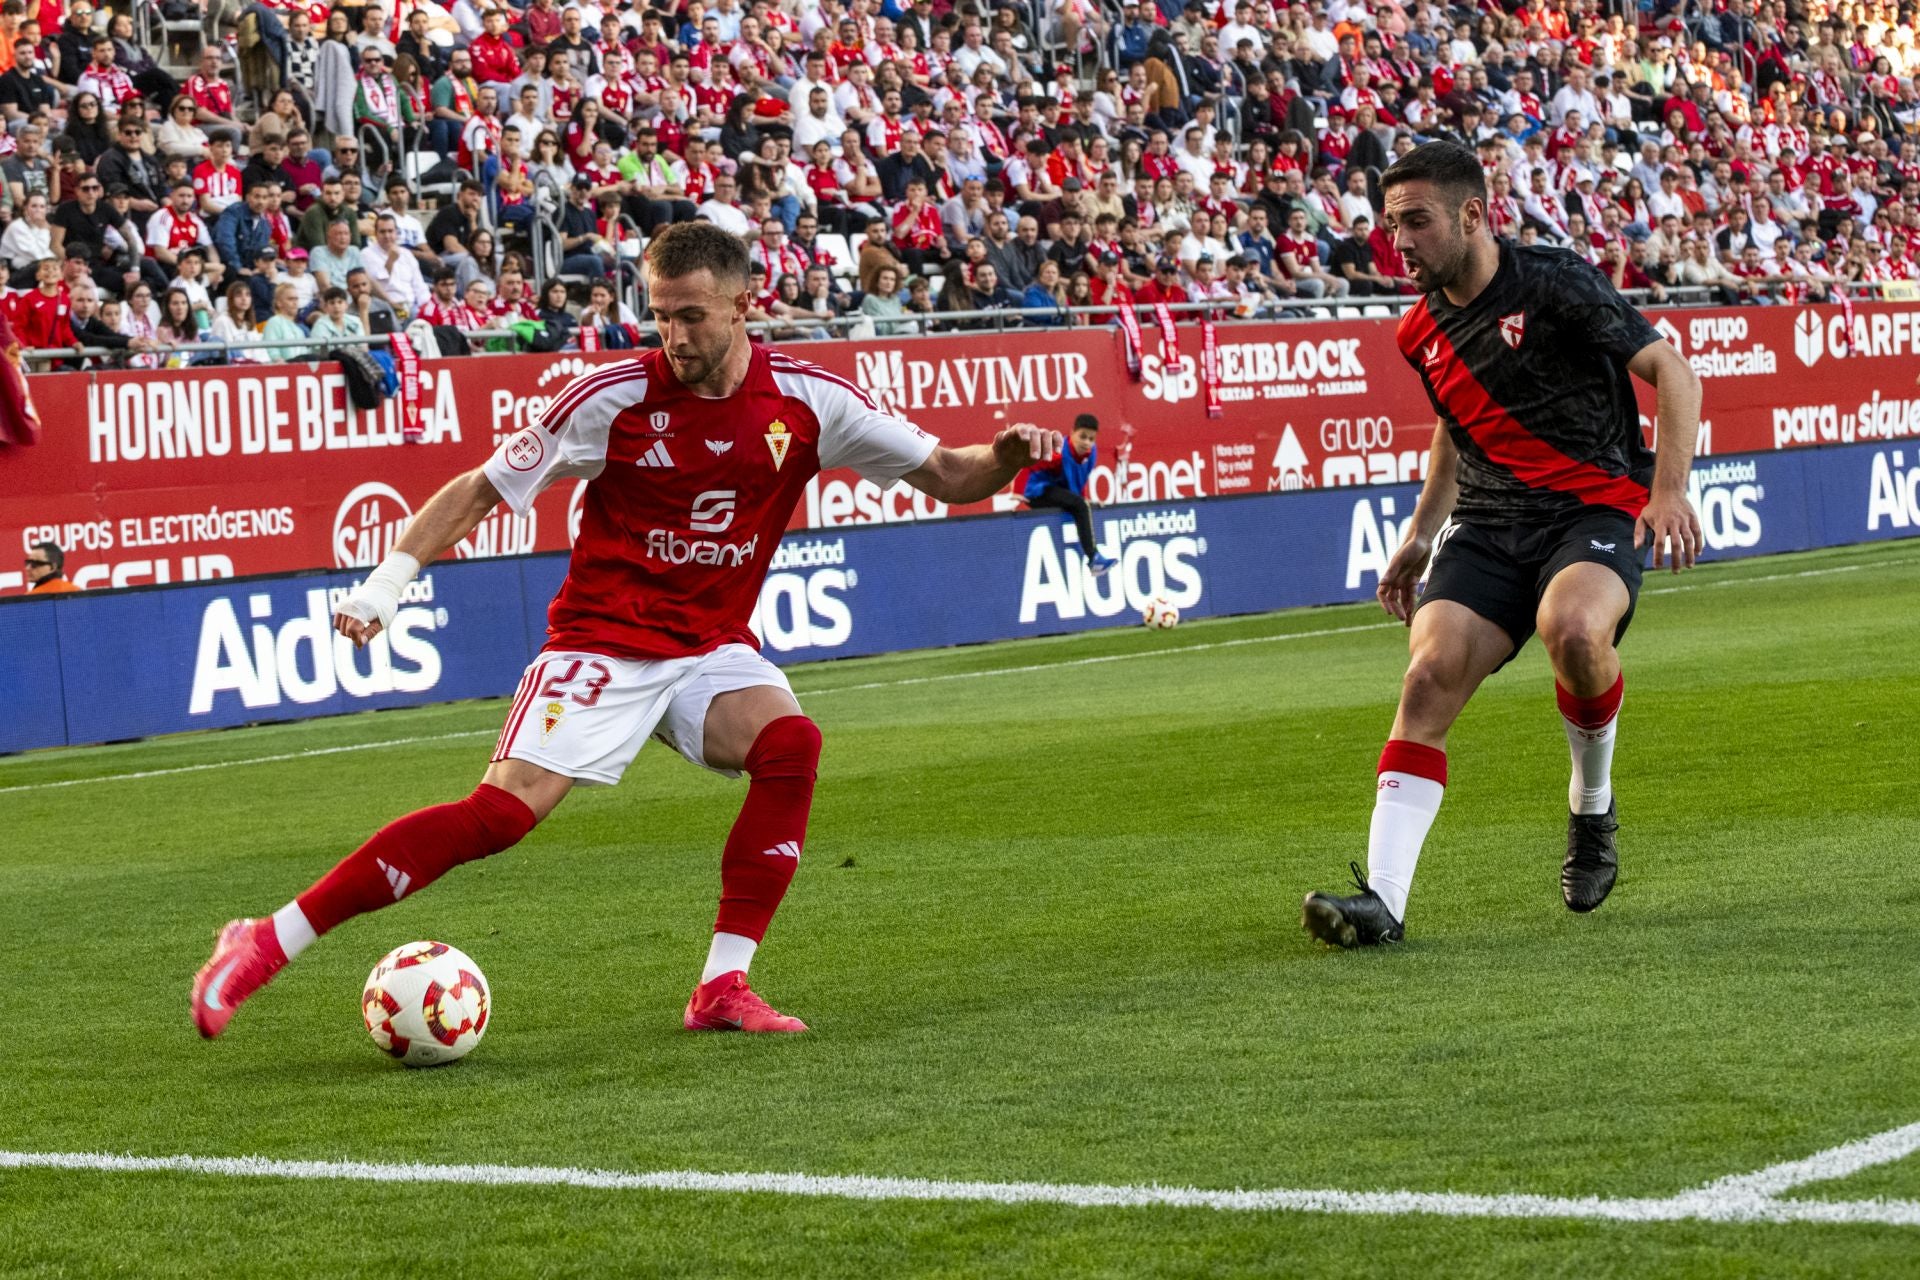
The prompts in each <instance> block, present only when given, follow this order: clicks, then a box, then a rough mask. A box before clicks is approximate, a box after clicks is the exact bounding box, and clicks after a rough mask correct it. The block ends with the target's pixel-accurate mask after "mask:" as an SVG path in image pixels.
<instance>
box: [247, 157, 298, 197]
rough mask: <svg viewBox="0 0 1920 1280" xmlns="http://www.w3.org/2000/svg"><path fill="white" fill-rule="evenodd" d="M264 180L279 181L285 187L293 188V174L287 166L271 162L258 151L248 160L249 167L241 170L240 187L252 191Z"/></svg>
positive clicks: (289, 189) (287, 188)
mask: <svg viewBox="0 0 1920 1280" xmlns="http://www.w3.org/2000/svg"><path fill="white" fill-rule="evenodd" d="M263 182H277V183H279V184H280V185H281V187H283V188H284V189H286V190H288V191H291V190H293V175H292V174H290V173H288V172H287V170H286V166H285V165H278V164H272V163H269V162H268V160H267V158H266V156H264V155H262V154H261V153H259V152H257V151H256V152H254V154H253V158H252V159H250V160H248V161H247V167H246V168H244V169H242V170H241V171H240V189H241V190H242V191H251V190H253V189H254V188H255V187H257V186H259V185H260V184H261V183H263Z"/></svg>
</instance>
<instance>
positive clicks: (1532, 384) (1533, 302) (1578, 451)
mask: <svg viewBox="0 0 1920 1280" xmlns="http://www.w3.org/2000/svg"><path fill="white" fill-rule="evenodd" d="M1380 185H1381V188H1382V190H1383V191H1384V194H1385V200H1386V214H1385V223H1386V225H1387V226H1388V228H1390V229H1391V231H1392V234H1393V243H1394V247H1395V248H1397V249H1398V250H1399V251H1400V253H1401V255H1402V256H1403V257H1404V258H1405V259H1406V264H1407V272H1408V274H1409V275H1410V276H1411V277H1412V279H1413V281H1414V283H1415V284H1417V285H1419V287H1420V290H1421V292H1422V293H1423V294H1424V295H1425V296H1424V297H1423V298H1422V299H1421V301H1420V302H1418V303H1417V304H1415V306H1414V307H1413V308H1412V309H1411V310H1410V311H1408V312H1407V313H1406V315H1405V316H1404V317H1403V318H1402V320H1401V322H1400V330H1399V344H1400V350H1401V353H1402V354H1403V355H1405V356H1406V358H1407V362H1408V363H1409V364H1411V365H1412V366H1413V368H1414V370H1415V371H1416V372H1418V374H1419V375H1420V380H1421V382H1422V383H1424V384H1425V386H1426V389H1427V395H1428V398H1429V399H1431V400H1432V402H1433V407H1434V409H1435V410H1436V411H1437V412H1438V413H1439V415H1440V425H1439V428H1438V429H1437V430H1436V431H1435V432H1434V436H1433V453H1432V455H1431V458H1430V460H1429V462H1428V466H1427V480H1426V485H1425V487H1424V488H1423V489H1422V490H1421V493H1420V501H1419V504H1418V506H1417V507H1416V508H1415V510H1414V514H1413V519H1412V521H1411V523H1410V524H1409V526H1408V528H1407V532H1406V537H1405V539H1404V540H1403V541H1402V542H1401V544H1400V547H1399V549H1398V550H1397V551H1396V552H1395V553H1394V556H1393V559H1392V560H1391V561H1390V562H1389V564H1388V566H1387V570H1386V572H1385V573H1384V574H1382V575H1381V578H1380V588H1379V598H1380V603H1381V605H1382V607H1384V608H1385V609H1386V610H1387V612H1388V613H1391V614H1392V615H1393V616H1394V617H1396V618H1399V619H1400V620H1402V621H1403V622H1405V623H1406V624H1407V625H1408V627H1409V628H1410V629H1411V638H1410V642H1409V646H1408V647H1409V650H1410V653H1411V658H1410V661H1409V663H1408V665H1407V675H1406V681H1405V683H1404V685H1403V686H1402V688H1401V693H1400V707H1399V712H1398V714H1397V715H1396V716H1395V717H1394V722H1393V732H1392V736H1391V738H1390V739H1389V740H1388V742H1387V745H1386V749H1385V750H1384V751H1382V752H1381V754H1380V766H1379V774H1378V779H1377V789H1376V791H1375V801H1374V810H1373V825H1372V830H1371V833H1370V837H1369V840H1368V844H1367V873H1366V875H1365V876H1362V875H1361V874H1360V872H1359V868H1358V867H1357V866H1356V867H1355V868H1354V879H1355V881H1356V882H1357V883H1358V886H1359V890H1360V891H1359V893H1357V894H1355V895H1352V896H1348V897H1336V896H1334V895H1331V894H1324V893H1311V894H1308V895H1307V899H1306V903H1305V905H1304V907H1303V908H1302V921H1301V922H1302V924H1303V925H1304V926H1305V927H1306V929H1307V931H1308V932H1309V933H1311V934H1312V935H1313V936H1314V937H1316V938H1319V939H1321V940H1322V941H1325V942H1328V943H1332V944H1334V945H1337V946H1342V947H1356V946H1373V945H1377V944H1379V943H1383V942H1398V941H1400V940H1401V938H1403V937H1404V936H1405V929H1404V924H1403V922H1404V920H1405V918H1406V907H1407V892H1408V889H1409V888H1410V887H1411V885H1412V882H1413V868H1414V864H1415V862H1416V861H1417V860H1418V859H1419V856H1420V846H1421V844H1422V843H1423V842H1424V841H1425V840H1426V837H1427V831H1428V828H1430V827H1431V826H1432V825H1433V819H1434V816H1435V814H1436V813H1438V811H1439V808H1440V799H1441V796H1442V795H1443V794H1444V793H1445V790H1446V784H1447V756H1446V741H1447V730H1448V729H1449V728H1450V727H1451V726H1452V724H1453V722H1454V720H1455V718H1456V717H1458V716H1459V714H1460V711H1461V709H1462V708H1463V707H1465V706H1466V703H1467V699H1468V698H1470V697H1472V696H1473V692H1474V690H1475V689H1477V688H1478V687H1479V686H1480V682H1481V681H1482V680H1484V679H1486V678H1487V677H1488V676H1490V675H1492V674H1493V673H1494V672H1495V671H1497V670H1499V669H1500V668H1501V667H1502V666H1504V665H1506V663H1507V662H1508V661H1509V660H1510V659H1511V658H1512V657H1513V656H1514V655H1515V654H1516V653H1518V652H1519V651H1520V647H1521V646H1522V645H1523V644H1525V643H1526V640H1527V637H1528V636H1529V635H1531V634H1532V633H1533V632H1535V631H1538V632H1539V633H1540V639H1541V641H1542V643H1544V644H1545V645H1546V649H1547V656H1548V657H1549V658H1550V659H1551V661H1552V664H1553V674H1554V680H1555V682H1556V686H1557V687H1556V692H1557V694H1558V696H1559V704H1560V714H1561V716H1562V718H1563V719H1564V721H1565V725H1566V732H1567V741H1568V743H1569V745H1570V746H1571V748H1572V752H1573V780H1572V783H1571V785H1570V786H1569V788H1568V800H1569V804H1570V808H1571V810H1572V812H1571V814H1570V816H1569V818H1568V822H1567V848H1566V856H1565V859H1564V860H1563V862H1562V863H1561V868H1560V891H1561V896H1562V898H1563V899H1564V900H1565V901H1566V904H1567V906H1568V907H1569V908H1570V909H1572V910H1574V911H1582V912H1584V911H1592V910H1593V909H1594V908H1595V907H1597V906H1599V905H1600V904H1601V903H1602V902H1603V901H1605V900H1606V897H1607V894H1608V892H1609V891H1610V890H1612V888H1613V882H1614V876H1615V874H1616V870H1617V865H1618V863H1617V857H1616V853H1615V848H1614V832H1615V831H1616V829H1617V826H1618V824H1617V823H1616V822H1615V820H1614V805H1613V789H1612V784H1611V782H1610V781H1609V770H1610V766H1611V764H1612V760H1613V744H1614V723H1615V717H1616V716H1617V715H1618V714H1619V711H1620V700H1621V693H1622V691H1623V689H1624V687H1625V685H1624V681H1623V678H1622V676H1621V671H1620V657H1619V653H1618V651H1617V650H1616V648H1615V646H1616V645H1617V644H1618V643H1619V641H1620V637H1621V636H1622V635H1623V634H1625V632H1626V629H1627V624H1628V622H1630V621H1631V620H1632V618H1633V607H1634V601H1635V599H1636V597H1637V595H1638V593H1639V589H1640V572H1641V565H1642V561H1643V555H1644V552H1643V548H1645V547H1647V546H1649V545H1650V546H1651V547H1652V549H1653V564H1654V567H1655V568H1658V567H1660V565H1661V563H1662V560H1663V558H1664V559H1665V561H1666V562H1667V563H1668V564H1670V565H1671V567H1672V569H1673V571H1674V572H1676V573H1678V572H1679V571H1680V570H1681V569H1682V568H1685V567H1689V566H1691V565H1692V564H1693V562H1694V559H1695V557H1696V555H1697V554H1698V552H1699V548H1700V545H1701V537H1700V521H1699V517H1698V516H1697V515H1696V514H1695V513H1694V510H1693V504H1692V503H1691V502H1690V501H1689V500H1688V498H1687V476H1688V468H1689V464H1690V463H1691V461H1692V459H1693V449H1694V443H1695V438H1696V437H1697V436H1698V434H1699V426H1700V382H1699V379H1697V378H1696V377H1695V376H1694V373H1693V370H1692V369H1690V368H1689V367H1688V366H1687V362H1686V361H1685V359H1683V358H1682V357H1681V356H1680V354H1679V353H1678V352H1677V351H1675V350H1674V348H1673V347H1672V346H1671V345H1669V344H1668V343H1666V342H1663V341H1661V340H1660V337H1659V335H1658V334H1656V333H1655V332H1654V330H1653V327H1652V326H1651V325H1649V324H1648V323H1647V322H1646V320H1645V318H1644V317H1642V316H1641V315H1640V313H1639V312H1637V311H1635V310H1634V309H1633V306H1632V305H1631V304H1630V303H1628V302H1627V301H1626V300H1625V299H1624V298H1622V297H1621V296H1620V295H1619V294H1618V293H1617V292H1615V291H1614V289H1613V287H1612V286H1611V285H1610V284H1609V283H1608V282H1607V280H1606V278H1605V277H1604V276H1602V275H1601V274H1600V272H1599V270H1598V269H1596V268H1595V267H1593V266H1591V265H1589V264H1588V263H1586V262H1584V261H1582V260H1581V259H1580V258H1578V257H1576V256H1575V255H1574V254H1573V253H1571V252H1569V251H1567V250H1565V249H1556V248H1548V247H1545V246H1539V245H1535V246H1527V247H1522V246H1518V245H1515V244H1513V243H1511V242H1509V241H1504V240H1496V239H1495V238H1494V236H1493V233H1492V231H1491V229H1490V228H1489V225H1488V222H1487V190H1486V180H1485V178H1484V176H1483V175H1482V172H1481V169H1480V165H1479V162H1478V161H1477V160H1476V159H1475V157H1474V155H1473V153H1472V152H1471V151H1468V150H1467V149H1466V148H1464V147H1461V146H1458V145H1456V144H1454V143H1451V142H1429V143H1426V144H1424V145H1422V146H1418V147H1415V148H1414V149H1413V150H1412V151H1411V152H1409V153H1408V154H1407V155H1406V156H1404V157H1402V158H1401V159H1400V160H1398V161H1397V162H1395V163H1394V165H1393V166H1392V167H1391V168H1389V169H1388V170H1387V171H1386V172H1385V173H1384V174H1383V175H1382V176H1381V179H1380ZM1629 375H1631V377H1630V376H1629ZM1633 377H1637V378H1639V379H1641V380H1642V381H1644V382H1647V383H1649V384H1651V385H1652V386H1653V387H1654V388H1655V391H1656V393H1657V398H1658V404H1659V410H1658V412H1659V439H1658V442H1657V448H1658V451H1657V453H1652V452H1649V451H1648V450H1647V448H1646V446H1645V444H1644V443H1643V442H1642V439H1641V434H1640V416H1639V409H1638V407H1637V406H1636V404H1635V402H1634V396H1633V384H1632V380H1631V378H1633ZM1449 516H1451V517H1452V524H1451V525H1449V526H1447V527H1446V528H1445V530H1444V532H1443V529H1442V526H1443V525H1446V523H1447V520H1448V517H1449ZM1430 558H1431V560H1432V563H1433V571H1432V573H1431V575H1430V576H1429V579H1428V582H1427V587H1426V590H1425V591H1424V592H1423V593H1419V594H1418V596H1417V597H1416V588H1417V584H1418V583H1419V580H1420V575H1421V573H1422V572H1423V571H1424V570H1425V569H1426V568H1427V563H1428V560H1429V559H1430Z"/></svg>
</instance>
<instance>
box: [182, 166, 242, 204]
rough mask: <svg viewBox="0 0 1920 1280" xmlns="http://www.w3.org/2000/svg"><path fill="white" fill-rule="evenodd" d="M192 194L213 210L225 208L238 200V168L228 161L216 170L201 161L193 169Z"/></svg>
mask: <svg viewBox="0 0 1920 1280" xmlns="http://www.w3.org/2000/svg"><path fill="white" fill-rule="evenodd" d="M193 193H194V194H195V195H197V196H199V197H200V198H201V199H202V200H204V201H207V202H208V204H210V205H211V206H212V207H213V208H215V209H224V208H226V207H227V206H228V205H230V204H232V203H233V202H234V201H235V200H238V199H239V198H240V166H239V165H236V164H234V163H233V162H232V161H231V160H229V161H228V162H227V163H226V164H225V165H223V166H221V167H220V168H218V169H216V168H214V167H213V161H211V160H202V161H201V162H200V163H199V164H197V165H195V166H194V167H193Z"/></svg>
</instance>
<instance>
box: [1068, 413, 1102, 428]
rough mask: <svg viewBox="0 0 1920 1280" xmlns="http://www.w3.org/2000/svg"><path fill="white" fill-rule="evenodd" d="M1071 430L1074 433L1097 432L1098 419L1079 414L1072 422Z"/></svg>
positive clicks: (1087, 414)
mask: <svg viewBox="0 0 1920 1280" xmlns="http://www.w3.org/2000/svg"><path fill="white" fill-rule="evenodd" d="M1073 429H1074V430H1075V431H1098V430H1099V429H1100V419H1098V418H1096V417H1094V416H1093V415H1092V414H1090V413H1083V414H1079V415H1078V416H1076V417H1075V418H1074V420H1073Z"/></svg>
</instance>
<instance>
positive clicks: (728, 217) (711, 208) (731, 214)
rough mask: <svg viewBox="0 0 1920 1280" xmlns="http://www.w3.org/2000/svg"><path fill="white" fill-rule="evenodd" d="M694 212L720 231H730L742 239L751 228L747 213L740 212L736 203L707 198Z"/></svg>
mask: <svg viewBox="0 0 1920 1280" xmlns="http://www.w3.org/2000/svg"><path fill="white" fill-rule="evenodd" d="M694 212H695V213H696V214H698V215H699V216H700V217H702V218H705V219H706V220H707V221H708V222H711V223H712V224H713V225H714V226H716V227H719V228H720V229H721V230H722V231H731V232H732V233H733V234H734V235H736V236H740V237H741V238H742V239H744V238H745V237H746V235H747V233H748V232H749V231H751V230H753V226H752V224H751V223H749V222H748V221H747V215H746V214H744V213H742V212H740V209H739V206H737V205H731V204H722V203H721V202H720V201H718V200H708V201H706V202H704V203H703V204H701V205H700V207H699V208H697V209H695V210H694Z"/></svg>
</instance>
